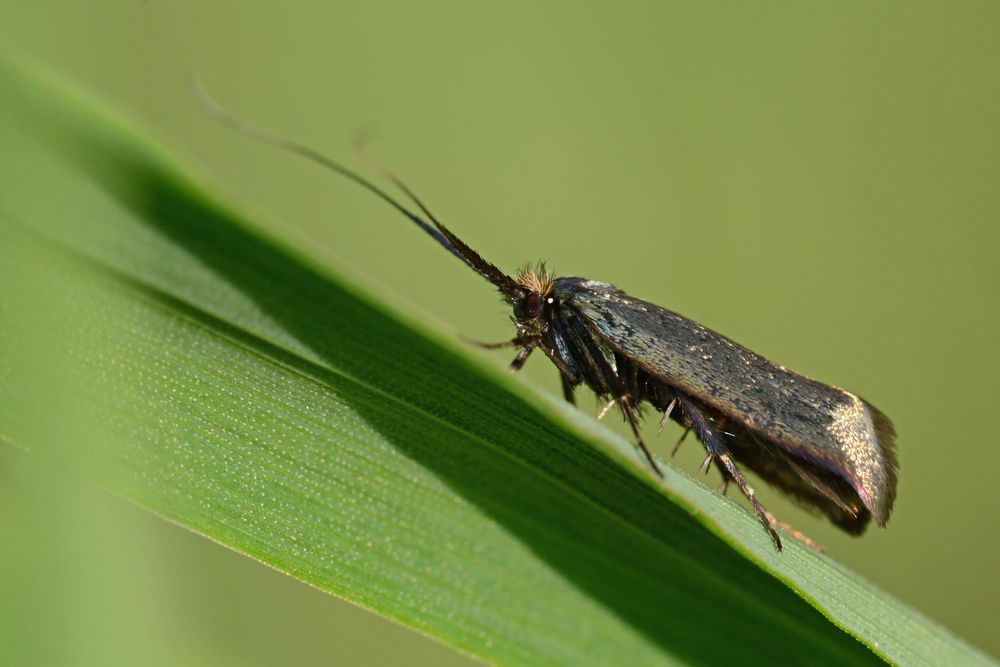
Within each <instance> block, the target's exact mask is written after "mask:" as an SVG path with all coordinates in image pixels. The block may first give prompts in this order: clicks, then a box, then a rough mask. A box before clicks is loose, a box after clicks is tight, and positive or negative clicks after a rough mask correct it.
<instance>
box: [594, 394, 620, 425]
mask: <svg viewBox="0 0 1000 667" xmlns="http://www.w3.org/2000/svg"><path fill="white" fill-rule="evenodd" d="M617 402H618V399H617V398H612V399H611V400H610V401H608V402H607V403H606V404H605V406H604V407H603V408H601V411H600V412H599V413H597V421H601V420H602V419H604V415H606V414H608V410H610V409H611V408H613V407H614V405H615V403H617Z"/></svg>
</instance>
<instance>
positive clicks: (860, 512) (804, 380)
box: [195, 88, 897, 551]
mask: <svg viewBox="0 0 1000 667" xmlns="http://www.w3.org/2000/svg"><path fill="white" fill-rule="evenodd" d="M195 92H196V95H197V97H198V98H199V99H200V101H201V103H202V105H203V106H204V107H205V108H206V110H207V111H208V112H209V113H210V114H211V115H212V116H214V117H215V118H216V119H217V120H219V121H220V122H222V123H223V124H225V125H227V126H229V127H230V128H232V129H235V130H236V131H238V132H240V133H242V134H245V135H249V136H251V137H254V138H256V139H258V140H261V141H264V142H265V143H268V144H271V145H274V146H277V147H279V148H281V149H284V150H286V151H290V152H292V153H296V154H298V155H300V156H303V157H305V158H307V159H309V160H312V161H314V162H317V163H319V164H321V165H322V166H324V167H326V168H328V169H331V170H333V171H334V172H336V173H338V174H340V175H341V176H343V177H346V178H348V179H350V180H352V181H354V182H355V183H357V184H359V185H361V186H362V187H364V188H366V189H367V190H369V191H370V192H371V193H373V194H375V195H376V196H378V197H379V198H381V199H382V200H384V201H385V202H387V203H388V204H389V205H390V206H392V207H393V208H395V209H396V210H397V211H399V212H400V213H402V214H403V215H404V216H406V217H407V218H409V219H410V220H411V221H412V222H413V223H415V224H416V225H417V226H418V227H420V229H422V230H423V231H424V232H426V233H427V234H428V235H429V236H430V237H431V238H433V239H434V240H435V241H437V243H438V244H440V245H441V246H442V247H443V248H444V249H445V250H447V251H448V252H450V253H451V254H452V255H454V256H455V257H457V258H458V259H460V260H461V261H462V262H464V263H465V264H466V265H467V266H468V267H469V268H471V269H472V270H473V271H475V272H476V273H478V274H479V275H480V276H482V277H483V278H485V279H486V280H488V281H489V282H490V283H492V284H493V285H494V286H495V287H496V288H497V289H498V290H499V291H500V294H501V295H502V296H503V298H504V300H506V301H507V302H508V303H509V304H510V306H511V308H512V309H513V315H512V317H511V320H512V322H513V324H514V327H515V331H516V333H515V335H514V337H513V338H512V339H511V340H508V341H504V342H502V343H495V344H482V343H480V345H481V346H482V347H485V348H489V349H498V348H516V349H517V350H518V351H517V354H516V356H515V357H514V360H513V361H512V362H511V364H510V367H511V369H512V370H514V371H517V370H520V369H521V367H522V366H524V364H525V362H526V361H527V360H528V357H529V356H530V355H531V354H532V353H534V352H535V351H536V350H538V351H540V352H541V353H542V354H544V355H545V356H546V357H548V359H549V360H550V361H551V362H552V363H553V364H554V365H555V367H556V368H557V369H558V371H559V377H560V379H561V380H562V388H563V393H564V395H565V398H566V400H568V401H570V402H571V403H573V402H574V393H575V391H576V389H577V388H578V387H580V386H583V385H585V386H586V387H588V388H589V389H590V390H591V391H593V392H594V393H595V394H596V395H597V396H598V397H600V398H601V399H603V400H605V401H606V407H605V409H604V410H603V411H602V414H601V416H603V414H604V413H605V412H607V411H608V410H609V409H610V408H612V407H615V406H617V408H618V410H619V411H620V412H621V413H622V415H623V416H624V418H625V420H626V421H627V422H628V424H629V426H630V427H631V431H632V433H633V435H634V437H635V444H636V446H637V447H638V448H639V449H640V450H641V452H642V454H643V455H644V456H645V459H646V461H647V462H648V463H649V467H650V469H651V470H652V471H653V472H654V473H655V474H657V475H659V476H660V477H662V476H663V473H662V471H661V469H660V466H659V464H658V463H657V462H656V459H654V458H653V456H652V454H651V453H650V451H649V449H648V448H647V447H646V444H645V442H644V441H643V438H642V434H641V432H640V428H639V427H640V412H639V410H640V406H641V405H643V404H648V405H650V406H652V408H653V409H654V410H656V411H657V412H658V413H660V415H661V417H660V424H661V428H662V425H663V424H664V423H665V422H666V421H667V420H673V421H675V422H677V423H678V424H680V425H681V426H682V427H683V428H684V429H685V431H684V433H685V435H686V434H687V433H688V431H693V432H694V434H695V435H696V436H697V437H698V439H699V440H700V441H701V442H702V444H703V445H704V446H705V449H706V452H707V458H706V459H705V462H704V464H703V467H704V469H705V470H706V471H707V470H708V468H709V467H710V466H711V465H713V464H714V465H715V466H716V467H717V468H718V470H719V471H720V473H721V474H722V477H723V480H724V484H725V486H726V487H728V485H729V484H730V483H735V484H736V486H737V487H739V489H740V491H741V492H742V493H743V495H744V496H745V497H746V498H747V500H748V502H749V504H750V506H751V507H752V508H753V511H754V513H755V514H756V516H757V519H758V520H759V521H760V523H761V524H762V525H763V527H764V529H765V530H766V531H767V533H768V534H769V535H770V537H771V539H772V541H773V542H774V546H775V548H776V549H777V550H778V551H781V549H782V544H781V538H780V537H779V536H778V532H777V531H776V530H775V525H776V523H777V522H776V521H775V519H774V518H773V517H772V516H771V515H770V514H769V513H768V512H767V511H766V510H765V509H764V507H763V506H762V505H761V503H760V501H759V500H758V499H757V496H756V494H755V493H754V490H753V488H752V487H751V486H750V484H749V483H748V482H747V479H746V478H745V477H744V475H743V473H742V471H741V470H740V466H743V467H746V468H748V469H750V470H752V471H753V472H755V473H756V474H757V475H758V476H759V477H761V478H762V479H763V480H765V481H766V482H768V483H770V484H772V485H773V486H775V487H777V488H778V489H780V490H781V491H783V492H784V493H785V494H787V495H788V496H790V497H791V498H792V499H793V500H795V501H797V502H798V503H800V504H801V505H803V506H805V507H806V508H808V509H811V510H813V511H816V512H819V513H821V514H823V515H825V516H826V517H827V518H828V519H829V520H830V521H831V522H833V523H834V524H835V525H837V526H839V527H840V528H842V529H843V530H845V531H846V532H848V533H851V534H860V533H862V532H863V531H864V530H865V528H866V527H867V525H868V523H869V521H870V520H871V519H874V520H875V523H876V524H878V525H879V526H881V527H884V526H885V523H886V521H888V519H889V515H890V513H891V512H892V506H893V501H894V500H895V497H896V480H897V461H896V450H895V444H894V441H895V430H894V428H893V425H892V422H891V421H890V420H889V418H888V417H886V416H885V415H884V414H882V412H880V411H879V410H877V409H876V408H875V407H874V406H872V405H871V404H870V403H868V402H867V401H865V400H864V399H863V398H861V397H860V396H858V395H857V394H853V393H851V392H849V391H846V390H844V389H840V388H838V387H834V386H830V385H827V384H823V383H821V382H817V381H816V380H813V379H810V378H808V377H805V376H804V375H800V374H798V373H796V372H794V371H791V370H789V369H787V368H784V367H783V366H779V365H776V364H774V363H772V362H770V361H768V360H767V359H765V358H764V357H762V356H760V355H758V354H756V353H754V352H753V351H751V350H749V349H747V348H745V347H743V346H742V345H739V344H738V343H735V342H733V341H732V340H730V339H729V338H727V337H725V336H723V335H722V334H719V333H717V332H715V331H712V330H711V329H709V328H708V327H705V326H703V325H701V324H698V323H697V322H695V321H693V320H690V319H687V318H686V317H683V316H681V315H678V314H677V313H675V312H672V311H670V310H667V309H665V308H661V307H660V306H657V305H655V304H653V303H649V302H647V301H643V300H642V299H638V298H636V297H633V296H631V295H629V294H627V293H626V292H624V291H622V290H620V289H618V288H617V287H615V286H613V285H610V284H608V283H604V282H599V281H596V280H588V279H586V278H574V277H562V278H558V277H555V276H553V275H552V274H551V273H550V272H549V271H548V270H547V269H546V268H545V266H544V265H542V264H539V265H537V266H536V267H535V268H531V267H526V268H524V269H522V270H521V271H519V272H517V273H516V274H514V275H508V274H506V273H504V272H503V271H501V270H500V269H499V268H497V267H496V266H495V265H493V264H492V263H490V262H488V261H486V260H485V259H483V257H482V256H481V255H480V254H479V253H478V252H476V251H475V250H473V249H472V248H471V247H469V245H468V244H466V243H465V242H464V241H462V240H461V239H460V238H459V237H458V236H456V235H455V234H454V233H453V232H452V231H451V230H450V229H448V228H447V227H446V226H445V225H443V224H442V223H441V222H440V221H439V220H438V219H437V218H436V217H435V216H434V215H433V214H432V213H431V212H430V210H428V208H427V207H426V206H425V205H424V204H423V203H422V202H421V200H420V199H419V198H418V197H417V196H416V195H414V194H413V192H412V191H411V190H410V189H409V188H408V187H407V186H406V185H405V184H404V183H403V182H402V181H400V180H399V179H398V178H396V177H395V176H393V175H392V174H390V173H388V172H386V171H385V170H382V169H381V168H379V169H380V171H381V172H382V174H383V176H385V177H386V178H387V179H388V181H390V182H391V183H392V184H393V185H394V186H395V187H397V188H398V189H399V190H400V191H401V192H402V193H403V195H405V197H406V199H408V200H409V201H410V202H412V203H413V205H415V206H416V208H417V209H418V210H419V212H420V213H422V214H423V216H421V215H419V214H418V213H416V212H414V211H413V210H411V209H409V208H407V207H406V206H404V205H403V204H402V203H400V202H399V201H398V200H397V199H395V198H393V197H392V196H390V195H389V194H388V193H387V192H385V191H384V190H382V189H381V188H379V187H378V186H376V185H375V184H373V183H372V182H371V181H369V180H367V179H365V178H364V177H362V176H360V175H359V174H358V173H356V172H354V171H352V170H350V169H348V168H347V167H344V166H342V165H341V164H340V163H338V162H335V161H333V160H331V159H330V158H328V157H326V156H324V155H322V154H320V153H318V152H317V151H315V150H313V149H311V148H309V147H307V146H304V145H302V144H298V143H296V142H292V141H289V140H287V139H285V138H283V137H279V136H276V135H273V134H270V133H268V132H265V131H263V130H260V129H258V128H255V127H253V126H250V125H248V124H246V123H244V122H243V121H241V120H239V119H237V118H235V117H234V116H232V115H231V114H229V113H228V112H227V111H225V110H224V109H223V108H222V107H220V106H219V105H217V104H216V103H215V102H213V101H212V100H211V99H210V98H208V96H207V95H206V94H205V93H204V92H203V91H201V89H200V88H196V90H195ZM425 218H426V219H425ZM682 439H683V438H682ZM679 444H680V443H679V442H678V445H679ZM675 451H676V448H675ZM737 464H739V465H737Z"/></svg>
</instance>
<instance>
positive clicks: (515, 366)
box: [510, 340, 538, 373]
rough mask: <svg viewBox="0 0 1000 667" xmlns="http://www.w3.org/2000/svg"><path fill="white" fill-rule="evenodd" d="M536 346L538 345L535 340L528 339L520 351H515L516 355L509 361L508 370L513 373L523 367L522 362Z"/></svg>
mask: <svg viewBox="0 0 1000 667" xmlns="http://www.w3.org/2000/svg"><path fill="white" fill-rule="evenodd" d="M537 346H538V342H537V341H534V340H530V341H528V342H527V343H526V344H525V346H524V347H523V348H521V351H520V352H518V353H517V356H516V357H514V360H513V361H512V362H510V370H511V371H513V372H515V373H516V372H517V371H519V370H521V369H522V368H523V367H524V362H526V361H527V360H528V357H529V356H531V353H532V351H533V350H534V349H535V347H537Z"/></svg>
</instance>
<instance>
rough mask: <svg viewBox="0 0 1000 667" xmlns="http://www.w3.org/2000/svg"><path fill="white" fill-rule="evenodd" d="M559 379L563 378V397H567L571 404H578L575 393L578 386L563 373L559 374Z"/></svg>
mask: <svg viewBox="0 0 1000 667" xmlns="http://www.w3.org/2000/svg"><path fill="white" fill-rule="evenodd" d="M559 379H560V380H562V389H563V398H565V399H566V401H567V402H568V403H569V404H570V405H576V396H574V395H573V391H574V390H575V389H576V387H575V386H574V385H573V383H572V382H570V381H569V379H568V378H567V377H566V376H565V375H563V374H562V373H560V374H559Z"/></svg>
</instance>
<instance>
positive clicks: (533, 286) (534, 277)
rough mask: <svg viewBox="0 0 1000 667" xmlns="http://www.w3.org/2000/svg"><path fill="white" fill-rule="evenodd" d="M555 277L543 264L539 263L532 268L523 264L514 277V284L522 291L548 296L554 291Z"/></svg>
mask: <svg viewBox="0 0 1000 667" xmlns="http://www.w3.org/2000/svg"><path fill="white" fill-rule="evenodd" d="M554 280H555V276H554V275H552V273H551V272H550V271H549V270H548V268H547V267H546V266H545V263H544V262H539V263H538V264H536V265H535V267H534V268H532V267H531V265H530V264H525V265H524V266H523V267H522V268H521V269H520V270H519V271H518V272H517V275H515V276H514V282H516V283H517V284H518V285H520V286H521V287H523V288H524V289H526V290H528V291H531V292H537V293H538V294H541V295H542V296H549V295H551V294H552V292H553V290H554V289H555V284H554V282H553V281H554Z"/></svg>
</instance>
